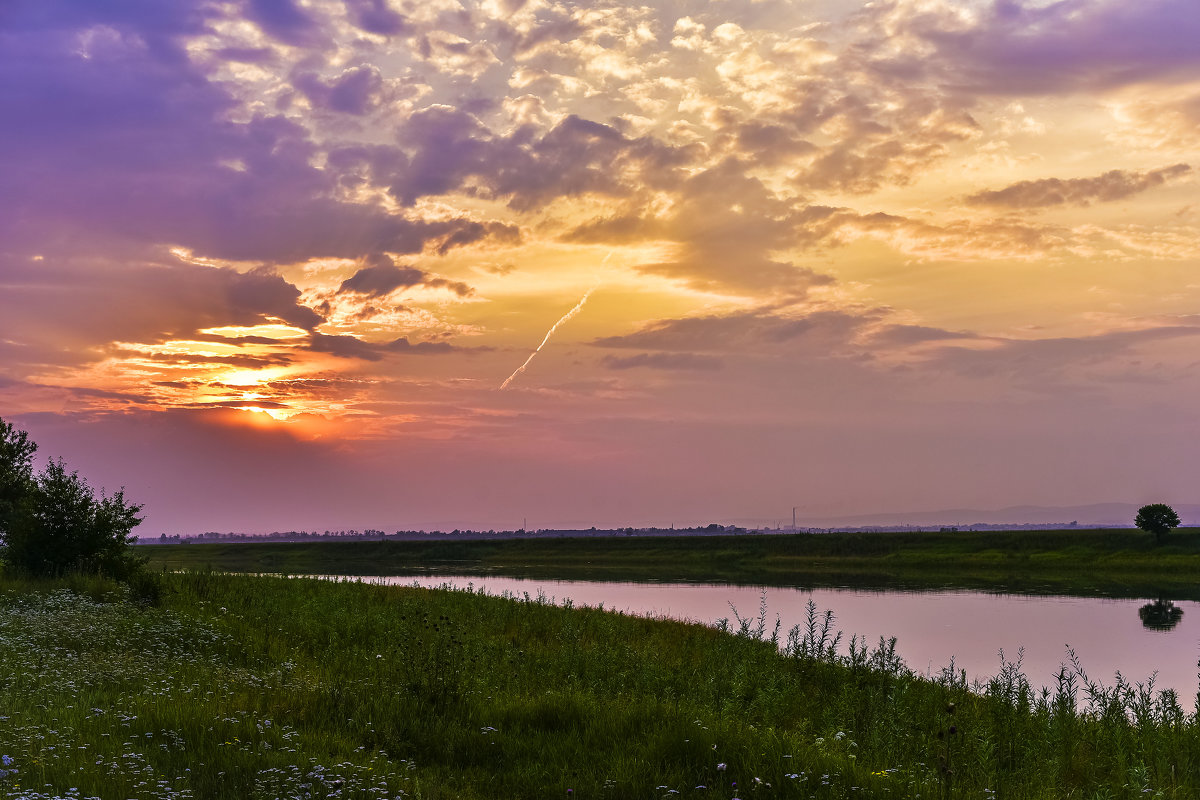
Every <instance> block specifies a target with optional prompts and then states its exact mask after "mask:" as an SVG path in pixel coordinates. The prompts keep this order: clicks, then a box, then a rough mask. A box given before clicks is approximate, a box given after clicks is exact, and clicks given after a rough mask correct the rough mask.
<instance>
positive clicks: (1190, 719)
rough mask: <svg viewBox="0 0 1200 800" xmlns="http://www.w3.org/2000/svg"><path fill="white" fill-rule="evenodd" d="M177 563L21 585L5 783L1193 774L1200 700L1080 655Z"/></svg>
mask: <svg viewBox="0 0 1200 800" xmlns="http://www.w3.org/2000/svg"><path fill="white" fill-rule="evenodd" d="M164 581H165V585H166V589H167V591H166V592H165V597H164V604H163V606H161V607H158V608H146V607H142V606H138V605H135V604H132V603H130V602H128V601H127V599H126V597H127V595H128V591H127V590H126V589H124V588H123V587H119V586H116V585H113V584H108V585H107V586H106V585H105V584H103V583H102V582H99V581H96V582H93V583H92V584H89V585H87V586H82V585H81V586H80V588H81V589H83V590H84V591H86V593H87V594H79V593H77V592H64V591H62V590H61V588H58V586H60V585H61V584H59V585H56V586H50V585H42V586H40V587H39V585H38V584H36V583H33V582H30V581H28V580H26V581H25V582H24V583H22V584H20V585H19V586H14V585H13V584H0V643H2V644H3V646H2V647H0V705H2V706H3V707H4V714H3V715H0V742H3V743H4V744H3V750H2V752H0V755H6V756H9V757H10V759H11V760H12V764H11V765H9V766H8V767H5V769H13V770H16V772H15V773H14V774H11V775H8V776H7V777H4V776H0V797H4V798H23V800H32V798H34V797H38V796H45V797H51V796H53V797H58V796H67V797H80V798H91V797H99V798H107V797H139V798H146V799H147V800H149V798H185V797H196V798H201V797H203V798H213V799H214V800H221V799H222V798H281V797H308V798H318V797H339V798H347V799H349V798H385V797H386V798H398V797H423V798H431V799H432V798H445V799H448V798H461V799H462V800H476V799H478V798H506V800H523V799H525V798H528V799H529V800H534V799H535V798H536V799H537V800H541V799H542V798H547V797H560V798H561V797H567V798H580V800H582V799H583V798H600V799H605V800H606V799H607V798H630V799H631V800H642V799H643V798H644V799H645V800H650V799H651V798H655V799H657V798H668V797H670V798H675V797H685V798H697V799H699V798H708V799H709V800H730V798H732V797H741V798H745V799H746V800H750V798H756V799H757V800H767V798H805V800H808V799H810V798H816V799H817V800H834V799H835V798H837V799H839V800H844V799H848V798H880V799H882V798H889V799H892V800H894V799H895V798H907V797H917V796H920V797H924V798H939V797H941V798H988V797H1003V798H1005V799H1006V800H1009V799H1010V798H1011V800H1052V799H1054V800H1057V799H1058V798H1064V797H1077V798H1093V797H1109V798H1112V799H1113V800H1115V799H1116V798H1121V799H1122V800H1126V799H1127V798H1128V799H1131V798H1134V797H1139V798H1140V797H1161V798H1172V799H1173V800H1183V798H1195V797H1197V796H1200V722H1198V720H1197V717H1196V715H1195V714H1192V713H1187V712H1185V711H1184V710H1183V709H1181V708H1180V705H1179V702H1178V699H1177V698H1176V697H1175V696H1174V694H1173V693H1170V692H1161V693H1160V692H1156V691H1154V688H1153V685H1152V683H1151V682H1147V683H1145V684H1130V683H1129V682H1127V681H1125V680H1124V679H1122V678H1120V677H1118V678H1117V680H1116V683H1115V685H1110V686H1105V685H1102V684H1101V683H1099V682H1097V681H1095V680H1093V679H1092V678H1090V677H1089V676H1088V675H1087V674H1086V672H1085V671H1084V670H1083V668H1082V666H1080V665H1079V664H1078V663H1077V662H1076V661H1075V660H1074V659H1072V660H1071V663H1069V664H1068V665H1066V666H1064V668H1063V671H1062V673H1061V675H1060V676H1059V679H1058V681H1057V684H1056V685H1052V686H1051V687H1050V688H1049V689H1048V690H1044V691H1043V690H1039V688H1038V687H1037V686H1035V685H1032V684H1031V683H1030V680H1029V679H1028V678H1027V677H1026V676H1025V675H1024V674H1023V673H1022V671H1021V664H1020V658H1019V656H1018V658H1017V660H1016V662H1011V661H1003V660H1002V662H1001V669H1000V672H999V673H998V674H997V676H996V677H995V678H993V679H992V680H991V681H990V682H988V683H986V684H981V685H979V686H974V687H972V686H969V685H968V683H967V682H966V680H965V678H964V677H963V676H962V674H961V672H958V673H956V671H955V670H954V669H953V668H952V667H950V668H947V669H945V670H943V671H942V672H941V673H940V674H934V675H933V676H921V675H917V674H914V673H913V672H912V671H911V670H909V669H908V668H907V667H906V666H905V665H904V664H903V663H902V662H901V661H900V659H899V658H898V657H897V656H896V655H895V651H894V648H893V646H892V643H891V642H886V641H885V642H881V643H880V645H879V647H877V648H869V647H864V646H863V645H862V644H861V643H859V642H857V641H856V640H854V639H853V638H851V640H850V642H849V645H850V646H849V648H848V650H844V649H842V648H840V647H838V646H836V645H835V643H836V642H837V641H838V639H839V633H838V632H837V631H836V630H834V629H833V627H832V619H831V617H830V615H829V614H827V613H822V612H819V611H818V610H817V609H816V608H815V607H810V609H809V616H808V621H807V623H806V624H804V625H801V626H800V627H799V628H797V629H796V630H795V631H794V632H792V633H791V634H790V635H787V636H786V637H781V636H780V635H779V632H778V630H777V628H774V627H773V626H771V625H770V624H768V623H769V620H768V619H767V616H766V613H765V611H764V610H763V609H761V608H760V609H759V613H758V614H757V615H751V616H750V617H748V618H742V617H739V616H737V615H736V613H735V620H734V622H733V623H726V624H725V626H724V627H725V629H726V630H725V631H724V632H722V631H720V630H714V629H713V628H710V627H706V626H702V625H694V624H684V623H679V622H670V621H662V620H648V619H642V618H637V617H631V616H626V615H621V614H614V613H610V612H604V611H600V610H598V609H594V608H575V609H569V608H562V607H557V606H555V605H553V604H551V603H550V602H548V601H547V600H546V598H544V597H529V596H526V597H522V598H515V597H510V598H508V599H502V598H495V597H487V596H482V595H480V594H478V593H473V592H463V591H442V590H421V589H413V588H410V587H379V586H366V585H361V584H356V583H350V582H347V583H331V582H324V581H317V580H307V579H294V578H293V579H286V578H272V577H250V576H236V575H223V574H217V573H193V574H185V575H168V576H165V577H164ZM773 640H774V641H773ZM784 641H785V642H786V643H784ZM781 643H783V647H782V649H781V648H780V647H778V646H776V645H778V644H781ZM18 786H19V788H18ZM27 787H31V788H27ZM32 787H36V788H32ZM69 787H77V789H78V792H77V793H69V792H70V790H69ZM700 787H705V788H700ZM569 790H570V791H569ZM34 791H36V792H39V793H40V794H36V795H35V794H33V793H32V792H34Z"/></svg>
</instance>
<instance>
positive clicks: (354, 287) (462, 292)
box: [338, 254, 475, 297]
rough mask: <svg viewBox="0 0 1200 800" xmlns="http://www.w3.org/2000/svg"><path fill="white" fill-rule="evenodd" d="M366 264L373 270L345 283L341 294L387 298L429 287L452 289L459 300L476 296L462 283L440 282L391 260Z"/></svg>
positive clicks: (372, 260)
mask: <svg viewBox="0 0 1200 800" xmlns="http://www.w3.org/2000/svg"><path fill="white" fill-rule="evenodd" d="M365 261H366V262H367V263H368V264H370V266H367V267H363V268H362V269H360V270H359V271H358V272H356V273H354V274H353V275H351V276H350V277H349V278H347V279H346V280H344V281H342V285H341V286H340V287H338V292H353V293H355V294H361V295H365V296H367V297H384V296H386V295H389V294H391V293H392V292H394V291H396V290H397V289H403V288H409V287H412V286H426V287H429V288H431V289H448V290H449V291H452V292H454V293H455V294H457V295H458V296H459V297H466V296H468V295H470V294H472V293H474V291H475V290H474V289H472V288H471V287H470V286H468V285H467V284H465V283H462V282H460V281H452V280H448V279H446V278H438V277H434V276H432V275H430V274H429V273H428V272H425V271H424V270H420V269H417V268H415V267H398V266H396V265H395V264H394V263H393V262H392V260H391V259H390V258H388V257H387V256H385V255H382V254H377V255H375V256H372V257H371V258H369V259H365Z"/></svg>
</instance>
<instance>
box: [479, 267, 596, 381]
mask: <svg viewBox="0 0 1200 800" xmlns="http://www.w3.org/2000/svg"><path fill="white" fill-rule="evenodd" d="M606 260H607V259H606ZM594 291H596V287H595V286H593V287H592V288H590V289H588V290H587V292H586V293H585V294H584V295H583V298H582V299H581V300H580V301H579V302H578V303H576V304H575V307H574V308H572V309H571V310H570V311H568V312H567V313H565V314H563V315H562V318H561V319H560V320H559V321H558V322H556V323H554V324H553V325H552V326H551V327H550V330H548V331H546V337H545V338H544V339H542V343H541V344H539V345H538V346H537V349H536V350H534V351H533V352H532V353H530V354H529V358H527V359H525V363H524V364H522V365H521V366H519V367H517V369H516V371H515V372H513V374H512V375H509V376H508V379H507V380H506V381H504V383H502V384H500V388H501V389H507V388H508V385H509V384H510V383H512V381H513V378H515V377H517V376H518V375H520V374H521V373H522V372H524V371H525V368H526V367H528V366H529V362H530V361H533V357H534V356H536V355H537V354H538V353H540V352H541V351H542V348H543V347H545V346H546V342H548V341H550V337H551V336H553V335H554V332H555V331H556V330H558V327H559V326H560V325H562V324H563V323H564V322H566V321H567V320H569V319H570V318H571V317H573V316H575V315H576V314H578V313H579V309H581V308H583V304H584V303H586V302H587V299H588V298H589V297H591V296H592V292H594Z"/></svg>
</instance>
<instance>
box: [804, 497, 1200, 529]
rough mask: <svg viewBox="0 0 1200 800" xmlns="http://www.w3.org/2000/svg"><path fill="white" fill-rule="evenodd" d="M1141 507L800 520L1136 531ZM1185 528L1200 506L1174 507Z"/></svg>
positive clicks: (1197, 519)
mask: <svg viewBox="0 0 1200 800" xmlns="http://www.w3.org/2000/svg"><path fill="white" fill-rule="evenodd" d="M1140 507H1141V504H1138V503H1092V504H1091V505H1083V506H1009V507H1007V508H1000V509H994V510H990V511H989V510H981V509H975V508H947V509H942V510H940V511H911V512H904V513H883V514H856V515H847V516H838V517H823V518H819V519H811V518H804V519H800V520H797V523H798V524H799V525H800V526H801V527H818V528H829V527H836V526H839V525H840V526H847V527H870V526H875V525H879V526H896V525H915V526H920V525H939V526H941V525H958V526H966V525H976V524H984V525H1029V524H1034V525H1037V524H1045V525H1067V524H1070V523H1071V522H1078V523H1079V527H1081V528H1086V527H1095V526H1110V525H1119V526H1121V527H1126V528H1131V527H1133V518H1134V516H1135V515H1136V514H1137V510H1138V508H1140ZM1171 507H1172V508H1174V509H1175V511H1176V512H1177V513H1178V514H1179V518H1180V519H1181V520H1182V521H1183V524H1184V525H1200V504H1175V503H1173V504H1171Z"/></svg>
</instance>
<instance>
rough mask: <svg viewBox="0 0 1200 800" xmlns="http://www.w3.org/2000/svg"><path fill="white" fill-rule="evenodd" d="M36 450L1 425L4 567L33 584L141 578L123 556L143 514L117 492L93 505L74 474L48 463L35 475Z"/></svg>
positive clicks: (130, 558)
mask: <svg viewBox="0 0 1200 800" xmlns="http://www.w3.org/2000/svg"><path fill="white" fill-rule="evenodd" d="M36 450H37V445H36V444H34V443H33V442H31V441H29V438H28V435H27V434H26V433H25V432H24V431H18V430H16V429H15V428H13V426H12V425H11V424H10V423H7V422H4V421H3V420H0V544H2V547H3V549H2V555H3V559H4V561H5V563H6V564H7V565H8V566H10V567H13V568H15V569H16V570H18V571H20V572H24V573H27V574H29V575H34V576H46V577H50V576H61V575H66V574H69V573H74V572H82V573H91V574H99V575H105V576H107V577H110V578H116V579H118V580H126V581H128V580H131V579H133V578H135V577H138V576H141V574H142V573H143V572H144V564H143V561H142V560H141V559H139V558H137V557H136V556H135V555H134V554H133V552H132V551H131V550H130V549H129V545H130V544H132V542H133V541H134V536H133V529H134V528H135V527H137V525H138V524H139V523H140V522H141V521H142V519H141V517H139V516H138V514H139V512H140V511H141V509H142V507H141V506H140V505H138V504H136V503H130V502H129V501H128V500H126V499H125V491H124V490H123V489H122V490H120V491H118V492H116V493H115V494H112V495H107V494H105V493H104V492H101V493H100V496H99V497H97V496H96V493H95V492H94V491H93V490H92V487H91V486H89V485H88V482H87V481H86V480H84V479H83V478H81V477H79V473H77V472H68V471H67V468H66V465H65V464H64V463H63V462H62V461H61V460H51V461H50V462H49V463H48V464H47V465H46V468H45V469H44V470H42V471H41V472H40V473H37V474H35V473H34V471H33V454H34V452H36Z"/></svg>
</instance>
